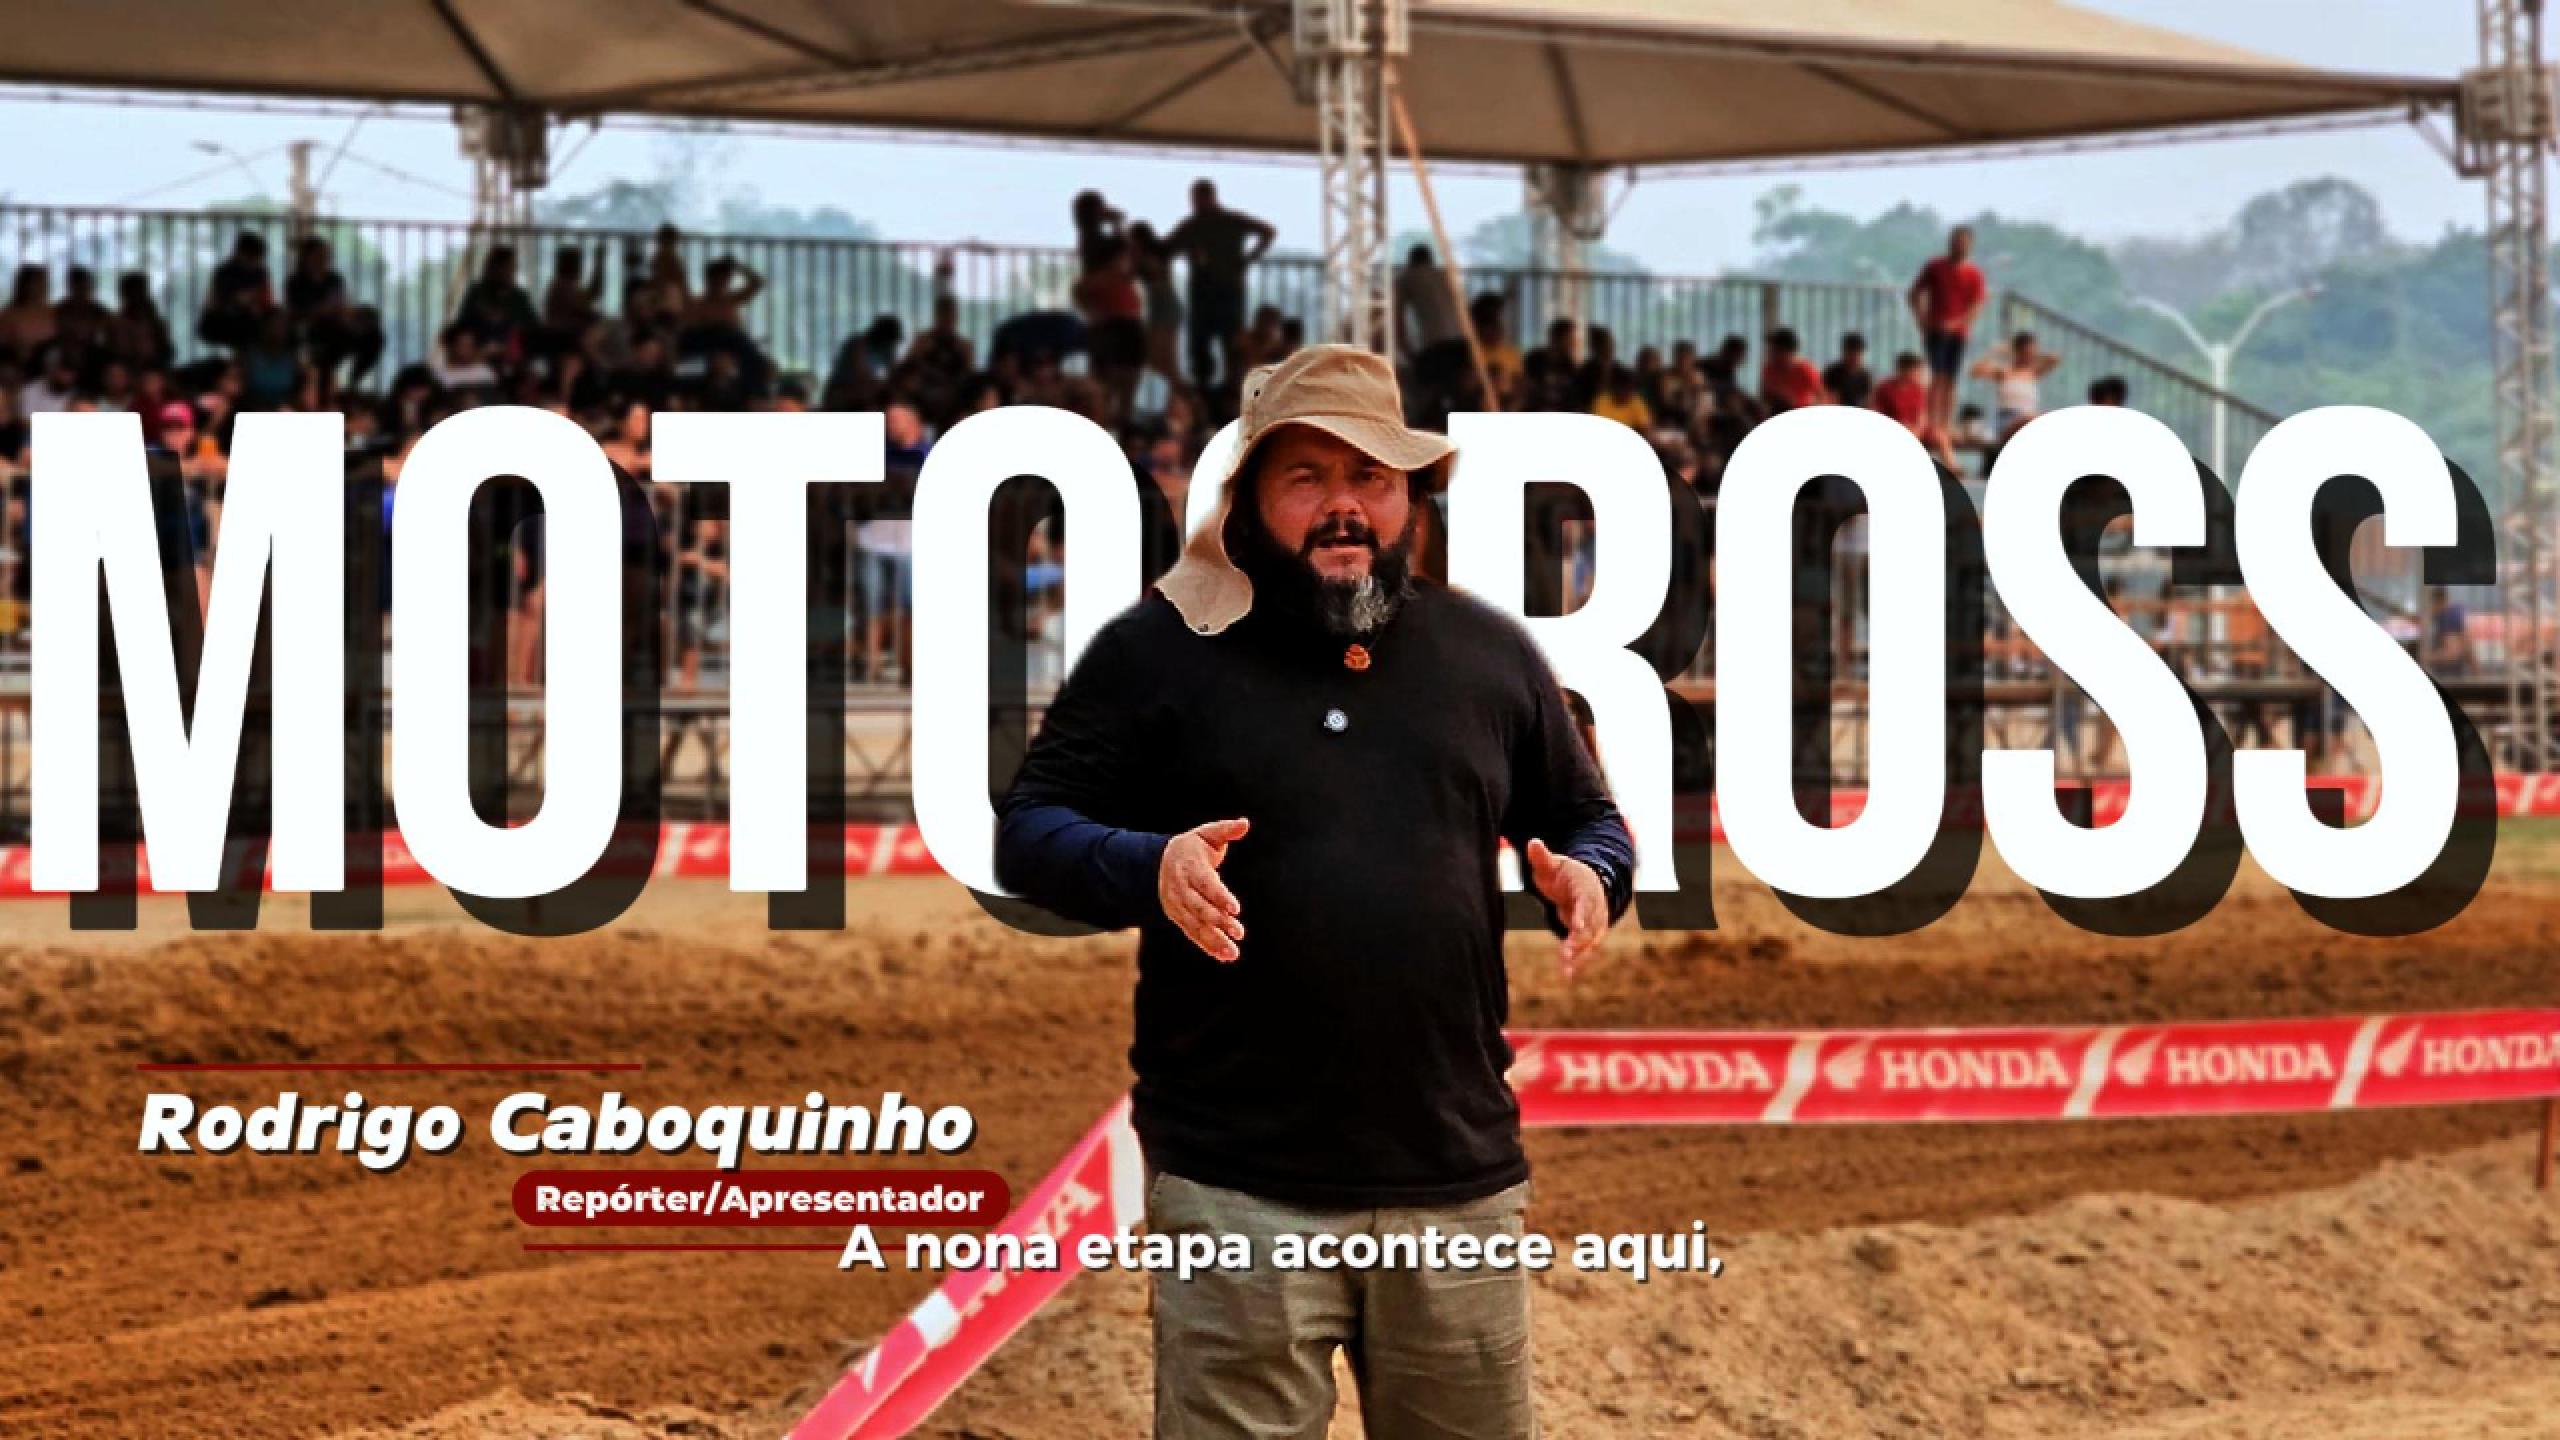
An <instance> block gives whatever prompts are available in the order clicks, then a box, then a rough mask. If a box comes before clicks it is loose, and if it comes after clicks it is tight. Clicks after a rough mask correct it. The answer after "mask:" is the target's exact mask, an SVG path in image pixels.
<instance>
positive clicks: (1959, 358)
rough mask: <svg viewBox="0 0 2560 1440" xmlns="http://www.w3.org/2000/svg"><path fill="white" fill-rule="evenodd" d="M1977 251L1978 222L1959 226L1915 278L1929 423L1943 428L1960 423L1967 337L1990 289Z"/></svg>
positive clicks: (1913, 286)
mask: <svg viewBox="0 0 2560 1440" xmlns="http://www.w3.org/2000/svg"><path fill="white" fill-rule="evenodd" d="M1972 256H1973V227H1972V226H1970V225H1959V226H1957V227H1956V228H1955V229H1954V230H1952V231H1949V232H1948V234H1947V253H1946V254H1944V255H1940V256H1938V257H1937V258H1935V259H1933V260H1931V261H1930V262H1929V263H1928V264H1926V265H1923V266H1921V267H1920V278H1918V279H1916V280H1914V281H1912V282H1911V296H1910V298H1911V318H1912V319H1914V320H1916V321H1918V322H1919V324H1920V342H1921V348H1922V350H1923V352H1924V353H1925V354H1927V356H1928V357H1929V423H1930V424H1931V425H1934V426H1936V427H1937V428H1938V429H1939V430H1940V431H1942V432H1943V431H1946V430H1948V429H1950V428H1952V427H1953V426H1954V424H1955V417H1956V385H1957V383H1958V382H1960V381H1961V380H1962V379H1963V378H1964V344H1965V338H1966V337H1967V336H1968V335H1970V334H1972V333H1973V316H1974V312H1976V311H1978V310H1980V309H1981V308H1982V300H1983V296H1984V294H1985V292H1986V286H1985V285H1984V283H1983V279H1982V271H1981V270H1980V269H1979V268H1977V267H1976V266H1975V265H1974V263H1973V259H1972Z"/></svg>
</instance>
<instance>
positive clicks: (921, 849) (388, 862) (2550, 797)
mask: <svg viewBox="0 0 2560 1440" xmlns="http://www.w3.org/2000/svg"><path fill="white" fill-rule="evenodd" d="M2497 787H2498V815H2499V817H2500V818H2502V819H2520V818H2528V817H2549V816H2560V774H2535V775H2500V776H2498V777H2497ZM2088 788H2089V792H2090V794H2089V808H2090V818H2091V822H2092V823H2094V824H2098V825H2107V824H2112V823H2113V822H2114V821H2115V820H2116V818H2117V817H2119V816H2121V815H2122V814H2123V813H2124V807H2125V798H2126V796H2128V795H2129V794H2131V793H2132V786H2131V785H2130V783H2129V782H2126V781H2123V780H2099V781H2095V782H2092V783H2091V784H2090V786H2089V787H2088ZM2311 788H2313V789H2315V790H2319V789H2330V790H2336V791H2339V792H2340V793H2341V794H2342V795H2344V796H2345V806H2346V812H2347V818H2348V819H2349V820H2351V821H2354V820H2364V819H2369V818H2371V816H2372V814H2373V807H2374V805H2375V804H2376V803H2377V802H2378V801H2379V800H2380V799H2381V795H2382V787H2381V786H2380V785H2378V784H2376V783H2374V781H2373V780H2372V778H2371V777H2369V776H2362V775H2340V776H2333V777H2323V778H2318V779H2314V780H2313V781H2312V782H2311ZM1866 804H1867V792H1865V791H1864V790H1835V791H1833V792H1832V795H1831V814H1832V823H1833V824H1835V825H1843V824H1847V823H1848V822H1849V821H1851V820H1855V819H1856V818H1858V816H1859V814H1860V813H1861V812H1863V811H1864V810H1865V809H1866ZM1949 810H1950V813H1951V814H1953V815H1954V816H1955V817H1956V818H1957V819H1958V820H1959V821H1962V822H1964V823H1969V824H1975V825H1978V824H1980V823H1981V813H1980V810H1981V807H1980V805H1979V803H1973V804H1970V805H1968V804H1965V803H1961V802H1957V801H1951V802H1950V804H1949ZM1673 819H1674V823H1675V827H1676V833H1677V835H1678V837H1679V838H1680V839H1682V840H1697V839H1701V838H1706V839H1714V840H1722V839H1723V838H1724V826H1723V823H1722V821H1721V820H1719V819H1718V817H1717V813H1716V809H1715V805H1714V802H1713V799H1712V798H1711V797H1704V796H1700V797H1688V798H1684V799H1683V801H1682V802H1681V803H1680V804H1679V805H1678V806H1676V807H1675V808H1674V810H1673ZM135 863H136V867H137V870H138V874H139V878H138V879H137V881H136V884H137V886H138V887H139V888H141V889H144V890H148V889H149V888H150V886H151V874H150V865H149V861H148V859H147V856H144V855H142V854H140V853H137V857H136V862H135ZM728 873H729V827H728V826H727V825H726V824H723V823H721V822H719V821H698V822H687V821H674V822H670V823H668V824H665V825H662V826H660V827H659V830H658V852H657V858H656V860H655V861H654V862H653V869H652V870H651V874H653V875H656V876H661V877H665V876H706V877H719V876H724V875H727V874H728ZM844 873H846V874H847V875H939V874H941V873H942V868H941V867H940V866H939V865H936V864H935V863H934V859H933V853H932V852H931V851H929V850H927V849H926V848H925V844H924V837H923V835H922V834H920V833H919V832H918V831H917V829H916V827H914V826H913V825H847V826H846V827H844ZM382 883H383V884H384V885H386V886H402V885H431V884H433V883H435V877H433V876H431V875H429V874H428V873H427V872H426V868H425V867H424V866H421V865H420V864H419V863H418V861H417V858H416V857H415V856H413V855H411V854H410V853H409V847H408V846H407V845H406V844H404V843H402V841H401V839H400V836H399V835H398V834H397V833H396V832H395V833H391V834H386V835H384V836H383V840H382ZM49 893H52V892H47V891H39V890H37V889H35V888H34V887H33V885H31V884H30V883H29V865H28V855H27V847H25V846H23V845H0V900H13V899H14V900H23V899H27V898H29V897H31V896H39V895H45V894H49Z"/></svg>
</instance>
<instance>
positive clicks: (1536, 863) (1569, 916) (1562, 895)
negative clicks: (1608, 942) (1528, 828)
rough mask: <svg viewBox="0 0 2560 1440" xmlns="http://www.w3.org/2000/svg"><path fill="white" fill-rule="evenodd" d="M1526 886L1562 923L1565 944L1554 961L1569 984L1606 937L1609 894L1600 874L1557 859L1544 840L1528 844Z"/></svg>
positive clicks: (1572, 861) (1561, 857)
mask: <svg viewBox="0 0 2560 1440" xmlns="http://www.w3.org/2000/svg"><path fill="white" fill-rule="evenodd" d="M1529 882H1530V883H1531V884H1533V885H1535V886H1537V887H1538V893H1539V894H1541V895H1544V896H1545V897H1547V903H1548V904H1550V905H1553V906H1554V907H1556V915H1557V917H1558V918H1560V919H1562V920H1563V921H1564V943H1563V945H1562V946H1561V947H1560V948H1559V949H1558V950H1557V952H1556V959H1557V962H1558V963H1559V964H1561V965H1562V966H1563V967H1564V978H1566V979H1567V980H1571V979H1572V978H1573V975H1574V971H1575V970H1577V969H1579V968H1580V967H1581V965H1582V962H1583V960H1584V959H1585V958H1586V957H1588V956H1589V955H1590V954H1591V953H1592V952H1594V951H1596V950H1598V949H1599V948H1600V942H1601V941H1602V940H1605V939H1607V938H1608V935H1609V892H1608V891H1607V890H1605V889H1603V888H1602V887H1601V884H1600V874H1599V872H1598V871H1596V870H1593V869H1592V868H1591V867H1590V866H1588V865H1585V864H1583V863H1582V862H1581V861H1579V860H1576V859H1573V858H1572V857H1570V856H1566V855H1558V854H1557V853H1556V852H1554V851H1553V850H1550V849H1548V848H1547V842H1546V841H1544V840H1531V841H1530V842H1529Z"/></svg>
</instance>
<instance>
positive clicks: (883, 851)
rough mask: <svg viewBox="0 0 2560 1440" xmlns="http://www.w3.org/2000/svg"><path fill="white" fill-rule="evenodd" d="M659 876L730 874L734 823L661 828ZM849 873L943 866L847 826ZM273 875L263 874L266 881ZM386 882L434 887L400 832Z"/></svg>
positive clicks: (390, 844)
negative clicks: (730, 828)
mask: <svg viewBox="0 0 2560 1440" xmlns="http://www.w3.org/2000/svg"><path fill="white" fill-rule="evenodd" d="M603 863H604V866H605V868H608V869H610V868H611V867H612V865H613V863H614V860H613V857H612V855H611V854H610V853H608V854H607V856H606V858H605V861H604V862H603ZM134 867H135V876H136V878H135V881H134V884H135V888H137V889H139V890H142V891H145V892H148V891H149V890H150V888H151V862H150V856H149V852H148V850H147V849H145V848H142V847H137V848H136V851H135V856H134ZM650 867H651V868H650V872H649V873H650V874H651V875H652V876H654V877H658V878H665V877H669V876H698V877H709V878H718V877H722V876H726V875H727V874H728V873H729V827H728V826H727V825H726V824H725V823H721V822H718V821H702V822H693V821H683V820H677V821H670V822H668V823H666V824H664V825H661V826H659V827H658V850H657V855H656V858H655V859H653V860H652V861H651V862H650ZM844 873H846V874H847V875H939V874H941V873H942V867H941V866H939V865H936V864H935V863H934V861H933V852H931V851H929V850H927V849H926V848H925V844H924V836H923V834H922V832H920V831H918V830H917V829H916V827H914V826H913V825H847V826H846V827H844ZM268 878H269V877H265V876H262V877H261V883H265V882H266V880H267V879H268ZM382 883H383V884H384V885H385V886H386V887H399V886H406V885H432V884H435V883H436V879H435V877H434V876H432V875H429V874H428V873H427V870H426V867H425V866H423V865H421V864H419V863H418V859H417V857H416V856H414V855H412V854H410V853H409V847H408V844H407V843H406V842H405V841H403V840H402V839H401V838H400V834H399V832H397V831H391V832H387V833H385V834H384V835H383V837H382ZM57 893H59V892H55V891H45V890H38V889H36V888H35V887H34V885H33V883H32V875H31V870H30V864H29V857H28V853H27V847H26V846H24V845H0V900H25V899H31V898H32V899H43V898H49V897H50V896H52V895H54V894H57Z"/></svg>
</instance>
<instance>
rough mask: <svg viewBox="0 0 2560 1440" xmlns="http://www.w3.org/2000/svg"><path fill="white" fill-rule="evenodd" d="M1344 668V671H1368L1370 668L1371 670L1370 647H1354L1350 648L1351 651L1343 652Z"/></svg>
mask: <svg viewBox="0 0 2560 1440" xmlns="http://www.w3.org/2000/svg"><path fill="white" fill-rule="evenodd" d="M1342 668H1343V669H1345V670H1366V669H1368V668H1369V647H1368V646H1366V645H1354V646H1352V647H1351V648H1349V649H1347V650H1345V651H1343V652H1342Z"/></svg>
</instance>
